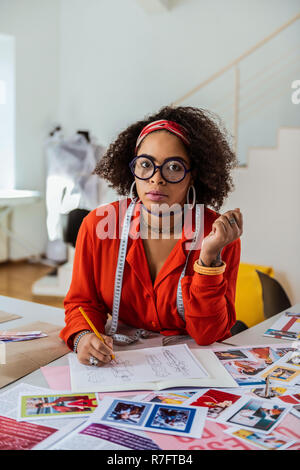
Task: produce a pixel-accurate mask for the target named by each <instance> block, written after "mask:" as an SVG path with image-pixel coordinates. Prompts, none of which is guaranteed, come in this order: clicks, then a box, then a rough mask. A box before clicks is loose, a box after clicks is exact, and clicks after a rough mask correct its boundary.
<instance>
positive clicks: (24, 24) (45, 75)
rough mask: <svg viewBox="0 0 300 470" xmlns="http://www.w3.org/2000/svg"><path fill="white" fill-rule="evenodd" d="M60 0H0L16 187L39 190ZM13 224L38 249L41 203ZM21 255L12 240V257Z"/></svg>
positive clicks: (53, 100) (51, 107) (55, 82)
mask: <svg viewBox="0 0 300 470" xmlns="http://www.w3.org/2000/svg"><path fill="white" fill-rule="evenodd" d="M59 6H60V0H43V1H40V0H0V34H9V35H12V36H13V37H14V38H15V51H16V57H15V64H16V111H15V112H16V143H15V151H16V156H15V165H16V174H15V183H16V189H30V190H40V191H42V192H43V191H44V188H45V159H44V155H43V141H44V137H45V135H46V134H47V133H48V132H49V128H50V127H51V126H52V124H53V122H55V121H56V119H57V112H58V87H59V39H60V34H59V27H60V25H59ZM12 228H13V230H16V231H18V232H20V233H22V236H23V237H24V239H27V240H29V241H30V242H31V244H32V245H34V246H35V247H36V252H37V253H39V252H43V251H44V249H45V243H46V239H47V238H46V226H45V208H44V204H43V203H39V204H37V205H35V206H32V207H28V208H27V209H25V208H24V207H22V210H16V211H15V214H14V217H13V221H12ZM24 256H26V253H24V250H23V249H21V248H20V247H19V246H18V245H16V244H15V243H14V242H13V243H12V244H11V258H13V259H17V258H20V257H21V258H22V257H24Z"/></svg>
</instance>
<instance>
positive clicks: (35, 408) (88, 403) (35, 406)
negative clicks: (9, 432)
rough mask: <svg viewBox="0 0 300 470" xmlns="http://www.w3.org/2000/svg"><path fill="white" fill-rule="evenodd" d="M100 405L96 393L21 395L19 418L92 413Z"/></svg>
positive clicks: (57, 416) (56, 416)
mask: <svg viewBox="0 0 300 470" xmlns="http://www.w3.org/2000/svg"><path fill="white" fill-rule="evenodd" d="M97 406H98V400H97V397H96V394H95V393H72V394H70V393H69V394H53V395H52V394H51V395H21V396H20V408H19V418H20V419H25V418H30V419H34V418H43V419H44V418H59V417H66V416H68V417H72V416H81V415H85V416H86V415H90V414H92V413H93V412H94V411H95V409H96V408H97Z"/></svg>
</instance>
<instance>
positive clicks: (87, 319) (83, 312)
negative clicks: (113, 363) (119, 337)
mask: <svg viewBox="0 0 300 470" xmlns="http://www.w3.org/2000/svg"><path fill="white" fill-rule="evenodd" d="M79 311H80V313H81V314H82V315H83V317H84V318H85V319H86V321H87V322H88V324H89V325H90V327H91V328H92V330H93V332H94V333H95V335H96V336H97V338H99V339H100V340H101V341H102V343H104V344H106V343H105V341H104V339H103V338H102V336H101V334H100V333H99V331H98V330H97V328H96V327H95V326H94V325H93V323H92V322H91V320H90V319H89V317H88V316H87V314H86V313H85V311H84V310H83V308H82V307H79ZM106 346H107V345H106ZM111 358H112V359H115V358H116V356H115V355H114V354H112V355H111Z"/></svg>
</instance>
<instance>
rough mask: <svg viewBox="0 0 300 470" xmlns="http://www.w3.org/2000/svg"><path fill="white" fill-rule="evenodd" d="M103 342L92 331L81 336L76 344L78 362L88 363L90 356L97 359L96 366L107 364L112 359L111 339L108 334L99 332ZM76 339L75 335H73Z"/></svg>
mask: <svg viewBox="0 0 300 470" xmlns="http://www.w3.org/2000/svg"><path fill="white" fill-rule="evenodd" d="M101 336H102V338H103V339H104V341H105V343H103V342H102V341H101V340H100V339H99V338H98V337H97V336H96V335H95V334H94V333H89V334H87V335H84V336H82V338H81V339H80V340H79V343H78V345H77V357H78V360H79V362H81V363H82V364H85V365H89V366H90V365H91V364H90V357H91V356H93V357H95V358H96V359H98V361H99V362H98V364H97V366H98V367H101V366H103V365H105V364H108V363H109V362H110V361H111V359H112V357H111V356H112V354H113V340H112V338H111V337H110V336H106V335H103V334H101ZM75 339H76V337H75Z"/></svg>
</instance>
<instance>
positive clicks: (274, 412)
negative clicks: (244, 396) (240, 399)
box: [227, 399, 286, 432]
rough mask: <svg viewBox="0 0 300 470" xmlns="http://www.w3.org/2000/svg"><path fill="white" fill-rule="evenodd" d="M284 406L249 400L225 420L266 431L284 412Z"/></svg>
mask: <svg viewBox="0 0 300 470" xmlns="http://www.w3.org/2000/svg"><path fill="white" fill-rule="evenodd" d="M285 410H286V408H285V407H280V406H278V405H273V404H272V403H268V404H266V402H263V401H261V400H255V399H253V400H249V401H248V402H247V403H246V404H245V405H244V406H243V407H242V408H241V409H239V410H238V411H237V412H236V413H235V414H234V415H233V416H231V417H230V418H229V419H228V420H227V422H228V423H230V424H235V425H237V426H242V427H248V428H252V429H254V430H257V431H262V432H268V431H270V430H271V429H272V428H273V427H274V426H275V425H276V424H277V422H278V420H279V419H280V418H281V417H282V416H283V413H284V412H285Z"/></svg>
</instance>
